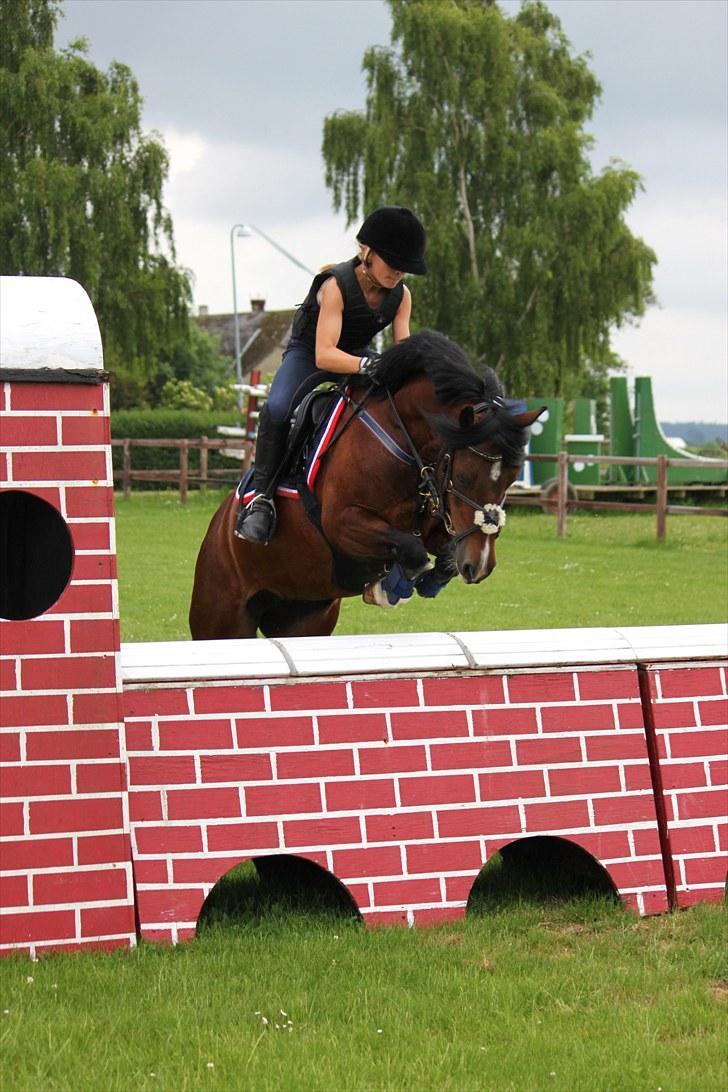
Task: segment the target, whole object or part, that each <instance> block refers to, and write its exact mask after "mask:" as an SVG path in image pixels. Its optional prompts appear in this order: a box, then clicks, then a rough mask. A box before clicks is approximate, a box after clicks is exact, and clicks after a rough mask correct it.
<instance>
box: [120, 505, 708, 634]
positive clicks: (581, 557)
mask: <svg viewBox="0 0 728 1092" xmlns="http://www.w3.org/2000/svg"><path fill="white" fill-rule="evenodd" d="M220 499H221V494H214V493H213V494H211V493H208V494H207V495H201V494H199V493H193V494H191V495H190V500H189V503H188V504H187V505H186V506H184V507H183V506H182V505H180V503H179V500H178V497H177V495H176V494H173V493H169V494H160V493H147V494H144V493H137V494H135V495H133V496H132V497H130V498H128V499H127V500H124V499H123V498H119V499H118V501H117V536H118V550H119V594H120V601H121V630H122V640H124V641H154V640H188V639H189V630H188V628H187V612H188V609H189V600H190V594H191V591H192V578H193V574H194V567H195V559H196V557H197V552H198V550H199V547H200V543H201V542H202V539H203V537H204V534H205V531H206V529H207V525H208V523H209V521H210V518H211V516H212V514H213V512H214V511H215V508H216V507H217V505H218V504H219V502H220ZM726 617H728V520H725V519H716V518H710V517H706V516H674V517H671V518H670V519H669V521H668V534H667V539H666V540H665V541H663V542H657V540H656V538H655V523H654V517H653V516H650V515H644V516H643V515H639V514H637V515H633V514H631V513H630V514H619V515H612V514H609V515H603V514H597V513H577V514H575V515H573V516H571V517H570V518H569V521H568V526H567V537H566V538H565V539H561V540H560V539H558V538H557V537H556V533H555V527H554V519H553V517H551V516H547V515H545V514H543V513H541V512H535V511H533V510H527V509H523V508H521V509H517V508H514V509H511V510H510V512H509V517H508V524H507V526H506V528H505V530H504V532H503V534H502V535H501V537H500V539H499V541H498V566H497V568H496V569H495V572H494V573H493V574H492V575H491V576H490V577H489V578H488V580H486V581H484V582H483V583H482V584H479V585H478V586H477V587H470V588H469V587H466V585H465V584H463V583H462V581H461V580H454V581H453V582H452V583H451V584H450V585H449V586H448V587H447V588H446V589H445V591H444V592H442V593H441V594H440V596H439V597H438V598H437V599H436V600H424V599H420V598H419V597H417V596H414V597H413V598H412V599H411V600H409V602H407V603H403V604H400V606H398V607H397V608H396V609H394V610H389V611H384V610H381V609H380V608H378V607H369V606H365V605H364V604H363V603H362V602H361V600H360V599H358V598H356V599H354V598H352V599H347V600H345V601H344V604H343V607H342V612H341V618H340V621H339V625H338V626H337V628H336V632H337V633H404V632H409V633H417V632H420V633H422V632H428V631H439V630H442V631H445V632H447V631H450V630H484V629H541V628H552V627H555V628H560V627H563V626H642V625H670V624H673V623H691V622H721V621H724V620H725V619H726Z"/></svg>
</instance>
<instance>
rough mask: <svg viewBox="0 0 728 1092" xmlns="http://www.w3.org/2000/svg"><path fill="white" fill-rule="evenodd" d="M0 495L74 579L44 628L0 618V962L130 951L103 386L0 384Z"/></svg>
mask: <svg viewBox="0 0 728 1092" xmlns="http://www.w3.org/2000/svg"><path fill="white" fill-rule="evenodd" d="M0 412H2V425H1V429H2V445H3V448H2V453H1V454H0V493H2V492H6V491H8V490H22V491H23V492H28V493H32V494H33V495H34V496H37V497H40V498H42V499H43V500H45V501H47V502H48V504H50V505H51V506H52V507H53V508H54V509H56V511H57V512H58V513H60V515H61V516H62V517H63V519H64V520H65V522H66V525H67V527H68V530H69V532H70V535H71V539H72V544H73V569H72V572H71V579H70V582H69V583H68V585H67V587H66V589H65V591H64V592H63V594H62V595H61V597H60V599H58V600H57V602H56V603H55V604H53V605H52V606H51V607H50V608H49V609H48V610H47V611H46V612H45V613H44V614H42V615H41V616H40V617H37V618H32V619H26V620H18V621H8V620H1V621H0V690H1V691H2V709H1V711H0V758H1V760H2V773H1V777H0V797H1V800H0V834H1V835H2V841H1V842H0V869H1V873H0V951H7V950H10V949H14V948H17V949H20V950H22V951H28V952H31V953H35V952H36V951H42V950H45V949H48V948H58V947H62V948H65V949H70V948H75V947H86V946H98V945H100V946H103V947H106V948H108V947H114V946H118V945H129V944H131V943H132V942H133V940H134V935H135V923H134V893H133V887H132V873H131V856H130V844H129V825H128V813H127V798H126V793H125V788H126V770H125V766H124V756H123V754H122V752H121V750H120V746H121V733H120V726H121V718H122V713H121V696H120V694H121V691H120V684H119V662H118V652H119V617H118V603H117V590H116V557H115V531H114V507H113V487H112V478H111V455H110V447H109V412H108V386H107V385H106V384H105V383H97V384H94V383H91V384H80V383H73V382H69V383H49V384H44V383H33V382H29V383H23V382H18V383H3V384H0Z"/></svg>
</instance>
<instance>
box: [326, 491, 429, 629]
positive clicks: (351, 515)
mask: <svg viewBox="0 0 728 1092" xmlns="http://www.w3.org/2000/svg"><path fill="white" fill-rule="evenodd" d="M336 543H337V546H338V547H339V548H340V549H343V550H344V551H345V552H346V553H348V554H350V555H351V556H354V557H357V556H358V557H361V556H365V557H371V558H376V559H377V560H380V561H381V570H380V574H381V575H380V577H379V579H376V580H373V581H372V582H371V583H370V584H368V585H367V587H366V588H365V589H364V602H365V603H372V604H376V605H377V606H380V607H390V606H395V605H396V604H397V603H398V602H399V601H400V600H402V599H409V598H410V596H411V595H412V591H413V588H414V585H415V581H416V580H417V579H418V578H419V577H421V576H422V574H423V573H424V572H426V571H427V570H428V569H429V568H430V567H431V562H430V559H429V557H428V554H427V550H426V549H425V547H424V545H423V543H422V539H421V537H420V536H419V535H414V534H407V533H406V532H405V531H400V530H398V529H397V528H396V527H392V525H391V524H389V523H387V522H386V521H385V520H383V519H382V518H381V517H380V516H378V515H376V514H374V513H372V512H368V511H366V510H365V509H356V508H352V509H349V510H348V511H347V512H346V513H343V514H342V515H341V516H340V518H339V524H338V527H337V533H336ZM385 570H387V571H386V572H385Z"/></svg>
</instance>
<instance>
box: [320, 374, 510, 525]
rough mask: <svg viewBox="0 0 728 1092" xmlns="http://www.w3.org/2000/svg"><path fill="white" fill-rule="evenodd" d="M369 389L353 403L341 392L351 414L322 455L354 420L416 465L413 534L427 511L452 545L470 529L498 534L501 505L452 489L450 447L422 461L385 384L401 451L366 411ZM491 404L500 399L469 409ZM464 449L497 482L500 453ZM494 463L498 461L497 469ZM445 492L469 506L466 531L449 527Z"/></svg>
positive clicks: (501, 521)
mask: <svg viewBox="0 0 728 1092" xmlns="http://www.w3.org/2000/svg"><path fill="white" fill-rule="evenodd" d="M372 391H373V387H370V388H369V390H368V391H367V392H366V393H365V395H364V397H363V398H362V400H361V402H357V401H356V399H355V398H353V397H352V396H351V394H350V393H349V391H348V390H345V391H344V392H343V397H344V398H345V399H346V401H347V403H348V404H349V405H350V406H351V407H352V408H353V413H352V415H351V417H349V419H348V420H347V421H345V422H344V424H343V425H342V426H341V428H340V429H339V430H338V431H337V432H336V433H335V434H334V436H333V437H332V439H331V442H330V443H329V446H328V448H327V449H326V451H325V453H324V456H328V455H330V453H331V451H332V449H333V447H334V446H335V444H336V443H337V441H338V440H340V439H341V437H342V436H343V434H344V433H345V432H346V430H347V428H348V427H349V425H351V424H352V422H353V421H355V420H357V419H358V420H359V421H361V423H362V424H363V425H364V426H365V427H366V428H367V429H369V431H370V432H371V433H372V435H373V436H374V437H375V438H376V439H377V440H378V441H379V443H380V444H381V445H382V447H384V448H385V449H386V450H387V451H388V452H389V453H390V455H392V456H394V458H396V459H398V460H399V461H400V462H402V463H404V464H405V466H409V467H416V468H417V469H418V471H419V475H420V481H419V485H418V487H417V493H418V496H419V500H418V502H417V507H416V508H415V516H414V524H415V526H414V530H413V534H415V535H417V536H418V537H421V535H422V525H423V523H424V519H425V516H426V515H427V514H428V510H429V514H430V515H431V516H432V517H433V518H435V519H439V520H441V521H442V523H443V525H444V527H445V530H446V531H447V533H448V535H450V537H451V538H452V540H453V545H454V546H455V545H457V544H458V543H459V542H461V541H462V540H463V539H464V538H467V536H468V535H471V534H473V532H474V531H482V533H483V534H484V535H493V534H498V533H499V531H500V530H501V528H502V527H503V526H504V524H505V522H506V513H505V510H504V508H503V506H502V505H500V504H483V505H480V504H478V503H477V501H474V500H473V499H472V498H471V497H468V496H466V495H465V494H464V493H461V492H460V490H459V489H456V487H455V485H454V484H453V481H452V478H451V477H450V471H451V467H452V461H453V452H452V450H446V451H443V452H442V454H441V455H440V457H439V459H438V461H437V463H436V464H435V465H434V466H433V465H432V464H427V463H425V462H424V461H423V459H422V457H421V455H420V453H419V451H418V450H417V448H416V447H415V443H414V441H413V439H412V437H411V436H410V434H409V432H408V431H407V427H406V425H405V423H404V421H403V420H402V417H401V415H400V412H399V410H398V409H397V405H396V403H395V401H394V398H393V396H392V393H391V391H390V390H389V388H388V387H385V391H386V394H387V399H388V401H389V405H390V407H391V409H392V413H393V415H394V419H395V421H396V422H397V424H398V426H399V428H400V430H401V432H402V434H403V435H404V438H405V440H406V442H407V447H408V448H409V452H407V451H405V450H404V448H402V447H400V445H399V444H398V443H397V441H396V440H395V439H394V437H393V436H390V434H389V433H388V432H387V430H386V429H384V428H383V427H382V426H381V425H380V424H379V422H378V421H376V420H375V419H374V418H373V417H372V415H371V414H370V413H368V412H367V410H366V408H365V407H366V403H367V402H368V401H369V398H370V397H371V394H372ZM491 405H492V406H502V405H503V402H501V400H500V399H497V398H496V399H493V401H492V402H480V403H478V405H476V406H474V407H473V409H474V410H475V412H476V413H482V412H483V410H485V409H488V408H489V407H490V406H491ZM468 450H469V451H472V452H473V454H474V455H478V456H479V458H481V459H485V461H486V462H489V463H492V464H493V469H492V470H491V477H492V478H493V480H494V481H497V479H498V477H499V476H500V465H499V464H500V463H501V461H502V456H501V455H489V454H487V453H486V452H484V451H478V449H477V448H476V447H472V446H468ZM496 464H498V469H497V470H496ZM438 478H439V479H441V483H439V482H438ZM448 495H451V496H453V497H457V499H458V500H459V501H462V503H463V504H467V505H469V506H470V507H471V508H472V509H473V525H472V527H468V528H466V530H464V531H460V532H459V533H458V532H457V531H456V530H455V528H454V527H453V523H452V518H451V516H450V512H449V511H448V506H447V497H448Z"/></svg>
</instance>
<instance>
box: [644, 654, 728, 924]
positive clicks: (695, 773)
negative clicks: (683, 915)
mask: <svg viewBox="0 0 728 1092" xmlns="http://www.w3.org/2000/svg"><path fill="white" fill-rule="evenodd" d="M645 675H646V681H647V685H648V687H649V695H650V704H649V710H650V714H651V718H652V724H653V727H654V732H655V736H656V741H657V752H658V756H659V770H660V779H661V785H662V793H663V800H664V807H665V818H666V823H667V830H668V841H669V848H670V856H671V859H672V878H673V882H674V885H675V892H676V898H677V904H678V905H679V906H690V905H692V904H693V903H696V902H705V901H708V900H710V901H715V900H719V899H722V898H724V895H725V886H726V867H727V864H726V862H727V860H728V697H726V693H727V691H726V668H725V666H713V667H707V666H706V667H703V666H699V665H695V666H692V667H691V666H689V665H684V664H679V665H665V666H661V667H652V668H649V669H645Z"/></svg>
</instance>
